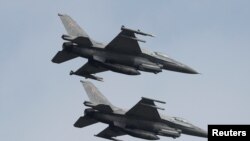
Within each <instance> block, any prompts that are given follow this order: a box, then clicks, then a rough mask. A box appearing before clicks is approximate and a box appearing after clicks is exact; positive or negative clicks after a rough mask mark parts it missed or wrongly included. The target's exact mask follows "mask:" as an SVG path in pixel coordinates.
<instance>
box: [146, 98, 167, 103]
mask: <svg viewBox="0 0 250 141" xmlns="http://www.w3.org/2000/svg"><path fill="white" fill-rule="evenodd" d="M142 99H145V100H152V101H154V102H158V103H162V104H166V102H165V101H160V100H156V99H151V98H147V97H142Z"/></svg>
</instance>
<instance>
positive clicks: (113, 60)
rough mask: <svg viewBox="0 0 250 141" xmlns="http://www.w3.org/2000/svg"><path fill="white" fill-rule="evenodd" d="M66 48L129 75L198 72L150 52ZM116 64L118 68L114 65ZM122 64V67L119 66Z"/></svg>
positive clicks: (77, 47) (74, 46) (65, 48)
mask: <svg viewBox="0 0 250 141" xmlns="http://www.w3.org/2000/svg"><path fill="white" fill-rule="evenodd" d="M64 50H66V51H68V52H71V53H73V54H77V55H79V56H81V57H83V58H87V59H89V60H94V62H95V63H98V64H97V65H100V66H102V67H104V68H107V69H110V70H112V71H115V72H120V73H124V74H128V75H139V74H140V72H139V71H138V70H140V71H145V72H152V73H159V72H161V71H162V69H166V70H172V71H178V72H183V73H192V74H195V73H197V72H196V71H194V70H193V69H191V68H190V67H188V66H186V65H184V64H182V63H180V62H177V61H175V60H173V59H171V58H168V57H165V58H163V59H158V58H156V57H154V56H150V55H148V54H141V55H130V54H124V53H117V52H112V51H107V50H105V49H104V48H96V47H88V46H81V47H79V46H76V45H71V46H65V47H64ZM112 64H116V66H114V67H116V68H114V67H113V66H112ZM117 65H120V68H117Z"/></svg>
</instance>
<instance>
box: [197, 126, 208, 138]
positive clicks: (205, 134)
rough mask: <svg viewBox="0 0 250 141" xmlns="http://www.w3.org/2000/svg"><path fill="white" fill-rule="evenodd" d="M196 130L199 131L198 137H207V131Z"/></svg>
mask: <svg viewBox="0 0 250 141" xmlns="http://www.w3.org/2000/svg"><path fill="white" fill-rule="evenodd" d="M198 130H199V131H198V132H199V134H198V136H200V137H204V138H207V136H208V133H207V131H205V130H203V129H200V128H198Z"/></svg>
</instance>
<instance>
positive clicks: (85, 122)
mask: <svg viewBox="0 0 250 141" xmlns="http://www.w3.org/2000/svg"><path fill="white" fill-rule="evenodd" d="M97 122H98V121H96V120H94V119H92V118H89V117H88V116H82V117H80V118H79V119H78V120H77V121H76V123H75V124H74V126H75V127H78V128H83V127H86V126H89V125H92V124H95V123H97Z"/></svg>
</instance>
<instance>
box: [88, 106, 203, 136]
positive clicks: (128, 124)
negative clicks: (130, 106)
mask: <svg viewBox="0 0 250 141" xmlns="http://www.w3.org/2000/svg"><path fill="white" fill-rule="evenodd" d="M85 114H86V115H87V116H90V117H91V118H94V119H95V120H97V121H99V122H102V123H106V124H109V125H110V126H115V127H116V128H119V129H118V130H121V131H123V132H125V133H127V134H129V135H131V136H135V137H139V138H144V139H149V140H157V139H158V138H157V136H156V135H161V136H166V137H173V138H177V137H179V136H180V134H181V133H183V134H188V135H194V136H200V137H207V132H206V131H204V130H202V129H200V128H198V127H196V126H194V125H192V124H188V125H182V124H178V123H173V122H170V121H167V120H164V119H162V120H160V121H150V120H143V119H141V118H136V117H130V116H126V115H121V114H114V113H102V112H99V111H95V110H92V109H91V110H90V109H87V110H86V111H85ZM130 130H131V132H130ZM134 130H136V131H137V132H138V133H137V134H134V132H133V131H134ZM149 133H151V134H150V136H146V135H148V134H149ZM144 134H145V135H144Z"/></svg>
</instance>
